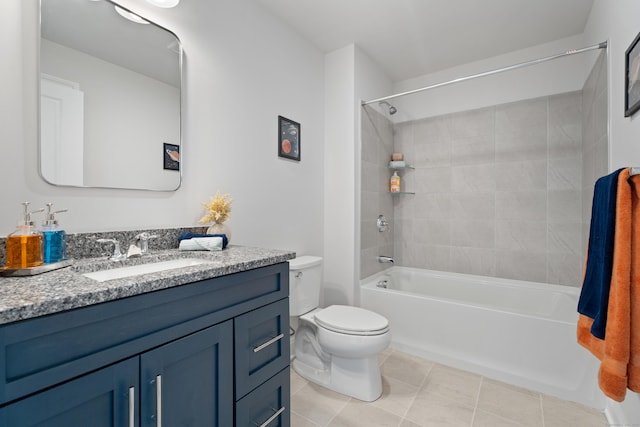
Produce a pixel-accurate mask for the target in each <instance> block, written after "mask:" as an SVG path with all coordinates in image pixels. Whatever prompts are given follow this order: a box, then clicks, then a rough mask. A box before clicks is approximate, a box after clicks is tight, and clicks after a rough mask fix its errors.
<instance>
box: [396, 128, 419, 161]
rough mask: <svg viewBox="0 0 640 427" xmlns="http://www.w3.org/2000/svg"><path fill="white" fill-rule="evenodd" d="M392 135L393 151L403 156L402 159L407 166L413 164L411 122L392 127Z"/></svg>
mask: <svg viewBox="0 0 640 427" xmlns="http://www.w3.org/2000/svg"><path fill="white" fill-rule="evenodd" d="M393 134H394V137H393V151H394V152H395V153H402V154H404V159H405V161H406V162H408V163H409V164H411V165H413V164H415V161H414V159H415V152H414V143H413V122H408V123H400V124H396V125H394V128H393Z"/></svg>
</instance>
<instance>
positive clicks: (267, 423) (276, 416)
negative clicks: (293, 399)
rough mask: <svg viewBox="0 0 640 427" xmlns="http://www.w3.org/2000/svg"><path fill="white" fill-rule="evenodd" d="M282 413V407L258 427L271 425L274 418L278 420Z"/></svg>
mask: <svg viewBox="0 0 640 427" xmlns="http://www.w3.org/2000/svg"><path fill="white" fill-rule="evenodd" d="M272 409H273V408H272ZM274 411H275V409H274ZM283 412H284V406H283V407H282V408H280V409H278V410H277V411H276V412H275V413H274V414H273V415H271V416H270V417H269V419H268V420H267V421H265V422H263V423H262V424H260V427H267V426H268V425H269V424H271V421H273V420H275V419H276V418H278V416H279V415H280V414H281V413H283ZM254 424H255V425H258V423H254Z"/></svg>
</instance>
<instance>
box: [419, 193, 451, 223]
mask: <svg viewBox="0 0 640 427" xmlns="http://www.w3.org/2000/svg"><path fill="white" fill-rule="evenodd" d="M412 201H413V206H414V211H413V216H414V217H415V218H417V219H420V218H422V219H449V218H450V217H451V195H450V194H447V193H433V194H416V195H415V197H413V198H412Z"/></svg>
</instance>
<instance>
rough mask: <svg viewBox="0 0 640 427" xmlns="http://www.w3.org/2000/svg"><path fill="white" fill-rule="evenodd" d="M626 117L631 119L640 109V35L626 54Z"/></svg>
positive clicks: (639, 34)
mask: <svg viewBox="0 0 640 427" xmlns="http://www.w3.org/2000/svg"><path fill="white" fill-rule="evenodd" d="M624 57H625V61H624V70H625V76H624V77H625V79H624V82H625V84H624V90H625V94H624V116H625V117H629V116H631V115H633V114H634V113H635V112H636V111H638V110H639V109H640V33H638V35H637V36H636V38H635V39H634V40H633V42H631V45H630V46H629V48H628V49H627V51H626V52H625V55H624Z"/></svg>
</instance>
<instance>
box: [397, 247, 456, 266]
mask: <svg viewBox="0 0 640 427" xmlns="http://www.w3.org/2000/svg"><path fill="white" fill-rule="evenodd" d="M449 249H450V247H449V246H434V245H423V244H419V243H410V242H409V243H405V244H404V246H403V247H402V249H401V250H402V260H403V265H405V266H407V267H414V268H426V269H428V270H443V271H447V269H449V268H451V256H450V250H449Z"/></svg>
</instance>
